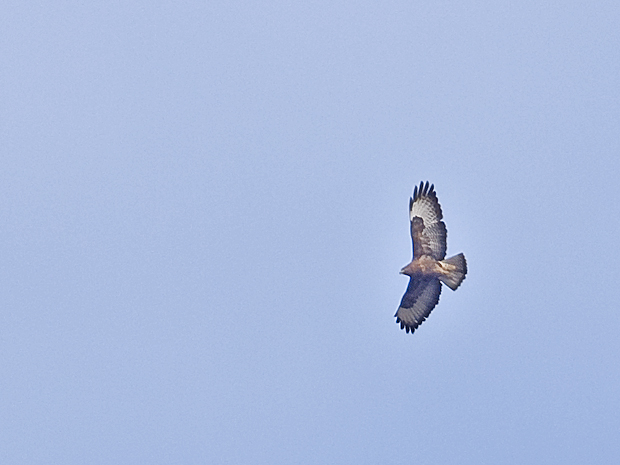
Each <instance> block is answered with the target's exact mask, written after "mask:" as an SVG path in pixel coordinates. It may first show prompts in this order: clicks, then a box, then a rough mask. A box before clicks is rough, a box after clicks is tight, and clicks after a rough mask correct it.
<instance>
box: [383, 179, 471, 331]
mask: <svg viewBox="0 0 620 465" xmlns="http://www.w3.org/2000/svg"><path fill="white" fill-rule="evenodd" d="M434 188H435V186H434V185H432V184H431V186H430V187H429V185H428V181H426V184H424V182H421V183H420V187H418V186H416V187H415V188H414V189H413V197H411V198H410V199H409V220H410V221H411V239H412V240H413V260H412V261H411V263H409V264H408V265H407V266H405V267H404V268H403V269H402V270H400V272H401V273H402V274H406V275H408V276H409V277H410V278H409V285H408V286H407V291H406V292H405V295H404V296H403V299H402V300H401V301H400V307H399V308H398V311H397V312H396V315H394V316H395V317H396V323H400V329H403V328H404V329H405V331H407V332H410V331H411V332H412V333H413V332H414V331H415V330H416V328H417V327H418V326H420V325H421V324H422V322H423V321H424V320H426V318H427V317H428V315H430V313H431V311H432V310H433V308H435V305H437V302H439V294H440V293H441V283H444V284H445V285H446V286H448V287H449V288H450V289H452V290H453V291H455V290H456V288H457V287H459V285H460V284H461V283H462V282H463V280H464V279H465V274H466V273H467V262H466V261H465V256H464V255H463V254H462V253H460V254H458V255H455V256H454V257H451V258H448V259H446V260H444V257H445V256H446V236H447V231H446V225H445V224H444V222H443V221H441V219H442V218H443V215H442V213H441V207H440V206H439V201H438V200H437V194H435V190H434Z"/></svg>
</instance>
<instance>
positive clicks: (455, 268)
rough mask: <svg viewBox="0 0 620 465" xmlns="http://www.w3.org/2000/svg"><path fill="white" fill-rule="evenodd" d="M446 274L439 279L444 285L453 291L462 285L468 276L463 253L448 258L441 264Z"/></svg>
mask: <svg viewBox="0 0 620 465" xmlns="http://www.w3.org/2000/svg"><path fill="white" fill-rule="evenodd" d="M440 263H441V265H442V268H443V269H444V270H445V274H443V275H442V276H440V277H439V279H440V280H441V282H442V283H444V284H445V285H446V286H448V287H449V288H450V289H452V290H453V291H456V289H457V288H458V287H459V286H460V285H461V283H462V282H463V280H464V279H465V275H466V274H467V261H466V260H465V255H463V254H462V253H460V254H458V255H455V256H454V257H450V258H447V259H445V260H442V261H441V262H440Z"/></svg>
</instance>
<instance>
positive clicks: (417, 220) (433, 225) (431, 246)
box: [409, 181, 447, 260]
mask: <svg viewBox="0 0 620 465" xmlns="http://www.w3.org/2000/svg"><path fill="white" fill-rule="evenodd" d="M442 218H443V214H442V212H441V206H440V205H439V201H438V200H437V194H436V193H435V186H434V185H433V184H431V185H430V187H429V184H428V181H426V184H424V182H421V183H420V187H419V188H418V186H415V188H414V189H413V197H411V198H410V199H409V220H410V221H411V239H412V241H413V259H414V260H415V259H416V258H420V257H421V256H423V255H429V256H431V257H433V258H434V259H435V260H443V259H444V257H445V256H446V237H447V232H446V225H445V224H444V222H443V221H441V219H442Z"/></svg>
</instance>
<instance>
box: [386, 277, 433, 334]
mask: <svg viewBox="0 0 620 465" xmlns="http://www.w3.org/2000/svg"><path fill="white" fill-rule="evenodd" d="M439 294H441V283H440V282H439V279H437V278H418V277H413V278H411V279H409V286H407V290H406V291H405V295H404V296H403V299H402V300H401V301H400V306H399V308H398V310H397V311H396V315H394V316H395V317H396V323H400V329H403V328H404V329H405V330H406V331H407V332H412V333H413V332H414V331H415V330H416V328H417V327H418V326H420V325H421V324H422V322H423V321H424V320H426V317H428V315H430V313H431V311H432V310H433V308H435V305H437V302H439Z"/></svg>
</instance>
